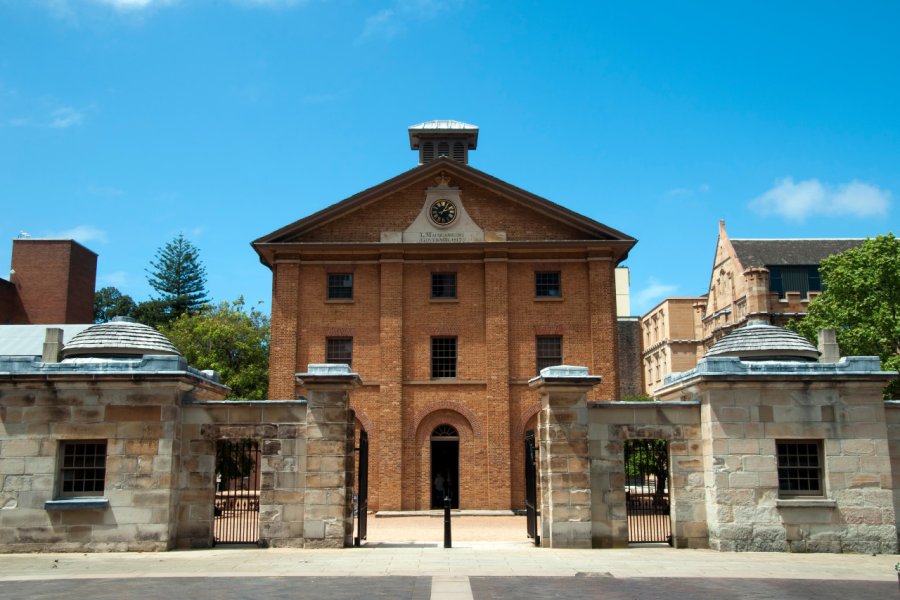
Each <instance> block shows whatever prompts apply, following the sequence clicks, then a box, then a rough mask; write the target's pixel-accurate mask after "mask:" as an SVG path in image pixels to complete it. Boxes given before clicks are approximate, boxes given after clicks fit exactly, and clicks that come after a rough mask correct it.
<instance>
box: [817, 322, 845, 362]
mask: <svg viewBox="0 0 900 600" xmlns="http://www.w3.org/2000/svg"><path fill="white" fill-rule="evenodd" d="M819 352H821V353H822V355H821V356H820V357H819V362H820V363H836V362H838V361H839V360H841V349H840V348H839V347H838V343H837V335H836V334H835V332H834V329H823V330H821V331H820V332H819Z"/></svg>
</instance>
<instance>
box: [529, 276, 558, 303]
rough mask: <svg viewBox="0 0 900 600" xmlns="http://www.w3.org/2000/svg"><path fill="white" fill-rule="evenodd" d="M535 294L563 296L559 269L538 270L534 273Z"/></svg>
mask: <svg viewBox="0 0 900 600" xmlns="http://www.w3.org/2000/svg"><path fill="white" fill-rule="evenodd" d="M534 295H535V296H537V297H538V298H559V297H561V296H562V286H561V285H560V276H559V271H537V272H536V273H535V274H534Z"/></svg>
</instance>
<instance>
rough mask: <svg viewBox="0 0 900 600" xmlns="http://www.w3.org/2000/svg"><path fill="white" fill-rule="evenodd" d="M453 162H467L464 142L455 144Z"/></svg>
mask: <svg viewBox="0 0 900 600" xmlns="http://www.w3.org/2000/svg"><path fill="white" fill-rule="evenodd" d="M453 160H455V161H456V162H461V163H464V162H466V147H465V145H464V144H463V143H462V142H455V143H454V144H453Z"/></svg>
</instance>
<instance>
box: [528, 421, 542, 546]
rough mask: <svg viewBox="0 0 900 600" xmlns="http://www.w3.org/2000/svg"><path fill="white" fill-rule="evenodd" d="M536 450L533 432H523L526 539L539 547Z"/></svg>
mask: <svg viewBox="0 0 900 600" xmlns="http://www.w3.org/2000/svg"><path fill="white" fill-rule="evenodd" d="M537 500H538V499H537V449H536V448H535V443H534V431H527V432H525V524H526V525H525V526H526V527H527V529H528V537H530V538H531V539H533V540H534V545H535V546H540V545H541V535H540V533H539V532H538V517H539V516H540V512H539V511H538V508H537V507H538V503H537Z"/></svg>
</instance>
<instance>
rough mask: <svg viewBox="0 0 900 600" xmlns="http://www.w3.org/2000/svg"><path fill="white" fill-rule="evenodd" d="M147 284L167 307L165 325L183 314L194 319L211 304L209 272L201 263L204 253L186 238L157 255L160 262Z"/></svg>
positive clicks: (152, 271) (164, 247)
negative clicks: (208, 285)
mask: <svg viewBox="0 0 900 600" xmlns="http://www.w3.org/2000/svg"><path fill="white" fill-rule="evenodd" d="M150 266H151V267H152V270H150V269H148V270H147V272H148V273H149V275H148V277H147V281H148V282H149V283H150V286H151V287H152V288H153V289H154V290H156V291H157V292H158V293H159V294H160V297H159V298H156V299H155V300H158V301H159V302H161V303H162V304H163V305H164V314H165V318H164V321H171V320H174V319H177V318H178V317H179V316H180V315H182V314H189V315H194V314H197V313H198V312H199V311H200V308H201V307H202V306H203V305H204V304H205V303H206V302H207V301H208V300H209V298H208V297H207V295H206V268H205V267H204V266H203V263H201V262H200V251H199V250H198V249H197V247H196V246H194V245H193V244H192V243H191V242H190V241H188V240H186V239H185V238H184V235H183V234H178V236H177V237H176V238H175V239H174V240H172V241H171V242H168V243H166V245H165V246H163V247H162V248H160V249H158V250H157V251H156V261H150Z"/></svg>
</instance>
